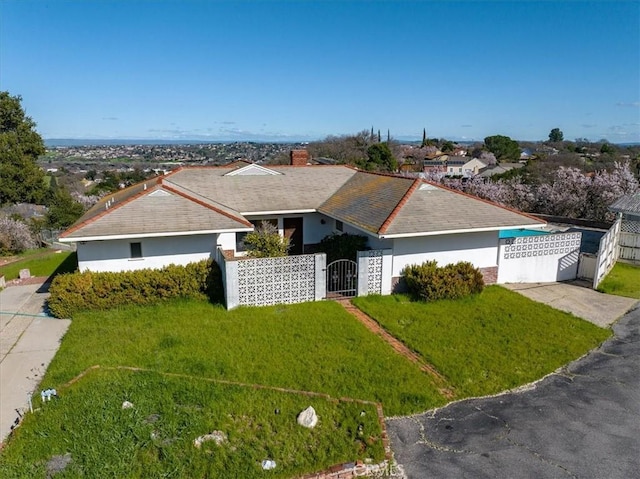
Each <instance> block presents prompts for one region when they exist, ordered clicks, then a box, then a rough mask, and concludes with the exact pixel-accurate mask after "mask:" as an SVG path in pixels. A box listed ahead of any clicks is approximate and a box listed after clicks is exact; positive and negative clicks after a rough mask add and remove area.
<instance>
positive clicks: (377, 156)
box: [365, 143, 398, 171]
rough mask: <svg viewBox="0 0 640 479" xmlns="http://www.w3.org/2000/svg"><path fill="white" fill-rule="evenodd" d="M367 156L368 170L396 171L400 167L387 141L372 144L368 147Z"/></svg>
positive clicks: (366, 166) (366, 167)
mask: <svg viewBox="0 0 640 479" xmlns="http://www.w3.org/2000/svg"><path fill="white" fill-rule="evenodd" d="M367 157H368V159H367V163H366V165H365V169H366V170H369V171H372V170H382V171H396V170H397V169H398V162H397V161H396V159H395V157H394V156H393V153H391V149H390V148H389V145H388V144H387V143H375V144H373V145H371V146H370V147H369V148H367Z"/></svg>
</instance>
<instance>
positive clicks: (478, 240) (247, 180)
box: [60, 155, 545, 292]
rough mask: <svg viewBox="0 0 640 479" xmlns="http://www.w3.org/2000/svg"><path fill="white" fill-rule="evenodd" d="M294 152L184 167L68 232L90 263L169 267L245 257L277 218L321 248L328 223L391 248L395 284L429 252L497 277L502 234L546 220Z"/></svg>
mask: <svg viewBox="0 0 640 479" xmlns="http://www.w3.org/2000/svg"><path fill="white" fill-rule="evenodd" d="M291 158H292V164H290V165H281V166H261V165H257V164H246V163H244V162H237V163H231V164H229V165H226V166H219V167H212V166H204V167H184V168H179V169H177V170H174V171H173V172H171V173H169V174H168V175H165V176H162V177H156V178H152V179H150V180H147V181H144V182H141V183H138V184H136V185H134V186H131V187H129V188H126V189H124V190H121V191H118V192H116V193H114V194H112V195H110V196H107V197H105V198H103V199H102V200H101V201H100V202H99V203H97V204H96V205H95V206H94V207H93V208H91V209H90V210H89V211H88V212H87V213H86V214H85V215H84V216H83V217H82V218H80V220H78V222H77V223H76V224H74V225H73V226H72V227H70V228H69V229H68V230H67V231H65V232H64V233H63V234H62V235H61V236H60V241H61V242H66V243H76V244H77V252H78V266H79V269H80V270H81V271H87V270H90V271H123V270H136V269H141V268H160V267H162V266H165V265H168V264H171V263H174V264H186V263H189V262H192V261H198V260H201V259H206V258H218V256H217V254H218V251H224V252H225V257H231V258H233V257H238V256H242V255H243V254H244V244H243V241H242V239H243V237H244V235H245V234H246V233H247V232H249V231H252V230H253V229H254V227H255V224H256V223H257V222H259V221H270V222H272V223H273V224H275V225H277V228H278V231H279V232H280V234H281V235H283V236H286V237H287V238H289V240H290V242H291V250H290V254H291V255H301V254H303V253H306V252H310V251H314V250H315V249H316V248H315V247H316V245H317V244H318V243H319V242H320V241H321V240H322V239H323V238H325V237H327V236H328V235H331V234H341V233H352V234H359V235H363V236H365V237H366V238H367V241H368V247H369V248H370V249H372V250H376V251H384V252H385V253H384V254H385V256H384V258H385V259H384V268H383V269H382V270H381V271H382V272H381V273H380V274H381V275H382V279H381V281H384V284H387V285H391V284H392V283H394V282H397V280H398V278H399V276H400V274H401V271H402V269H403V268H404V267H405V266H407V265H410V264H415V263H421V262H423V261H426V260H437V261H438V262H439V263H440V264H448V263H452V262H458V261H469V262H471V263H472V264H474V265H475V266H476V267H478V268H481V269H482V270H483V271H484V272H485V273H486V274H488V275H489V276H488V278H489V281H490V282H491V281H495V278H496V277H497V268H498V247H499V233H500V232H501V231H504V230H513V229H519V228H527V229H537V228H541V227H544V226H545V223H544V222H542V221H540V220H539V219H536V218H533V217H531V216H528V215H526V214H522V213H519V212H516V211H514V210H511V209H507V208H503V207H501V206H498V205H496V204H493V203H490V202H487V201H484V200H480V199H478V198H475V197H472V196H469V195H466V194H463V193H460V192H457V191H453V190H449V189H447V188H444V187H441V186H439V185H435V184H431V183H428V182H426V181H424V180H421V179H415V178H407V177H401V176H394V175H386V174H376V173H369V172H363V171H358V170H357V169H354V168H351V167H348V166H343V165H308V164H307V163H308V161H307V160H305V159H304V158H302V157H300V156H293V155H292V157H291ZM441 167H442V166H441ZM463 167H464V166H463ZM452 212H455V214H452ZM381 264H382V263H381ZM490 278H493V280H492V279H490ZM394 284H395V283H394ZM389 288H390V286H388V287H385V288H383V289H382V291H383V292H385V291H386V292H388V291H389Z"/></svg>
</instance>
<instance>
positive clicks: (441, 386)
mask: <svg viewBox="0 0 640 479" xmlns="http://www.w3.org/2000/svg"><path fill="white" fill-rule="evenodd" d="M337 302H338V303H339V304H340V305H341V306H342V307H343V308H344V309H345V310H347V312H348V313H350V314H351V315H352V316H354V317H355V318H356V319H357V320H358V321H360V322H361V323H362V324H363V325H364V326H365V327H366V328H367V329H368V330H369V331H371V332H372V333H373V334H375V335H376V336H379V337H380V338H382V339H383V340H384V341H386V342H387V343H388V344H389V345H390V346H391V347H392V348H393V349H394V350H395V351H396V352H397V353H398V354H400V355H402V356H404V357H405V358H407V359H408V360H409V361H411V362H412V363H415V364H417V365H418V366H419V367H420V370H421V371H422V372H424V373H427V374H428V375H429V376H431V377H432V378H433V380H434V382H435V383H436V386H437V387H438V391H439V392H440V394H442V395H443V396H444V397H445V398H447V399H453V397H454V396H455V393H454V389H453V386H452V385H451V384H449V382H448V381H447V378H445V377H444V376H443V375H442V374H441V373H440V371H438V370H437V369H436V368H435V367H434V366H432V365H431V364H429V363H427V362H425V361H424V359H422V357H420V356H419V355H417V354H416V353H415V352H413V351H412V350H411V349H409V348H408V347H407V346H406V345H405V344H404V343H402V342H400V341H399V340H398V339H396V338H395V337H394V336H392V335H391V334H389V333H388V332H387V331H386V330H385V329H384V328H383V327H382V326H380V324H378V322H377V321H375V320H374V319H373V318H371V317H370V316H369V315H368V314H366V313H365V312H363V311H361V310H360V309H358V308H357V307H355V306H354V305H353V303H352V302H351V301H350V300H347V299H341V300H338V301H337Z"/></svg>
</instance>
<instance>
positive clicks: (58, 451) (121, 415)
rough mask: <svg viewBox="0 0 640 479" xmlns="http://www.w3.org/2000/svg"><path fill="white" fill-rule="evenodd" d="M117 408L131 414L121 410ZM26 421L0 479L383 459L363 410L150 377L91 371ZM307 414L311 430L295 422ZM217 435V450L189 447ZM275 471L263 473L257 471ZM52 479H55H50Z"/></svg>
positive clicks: (174, 473)
mask: <svg viewBox="0 0 640 479" xmlns="http://www.w3.org/2000/svg"><path fill="white" fill-rule="evenodd" d="M124 401H129V402H131V403H132V404H133V407H132V408H130V409H123V408H122V404H123V402H124ZM34 403H35V407H37V408H38V409H39V410H37V411H36V412H35V413H34V414H31V415H28V416H27V418H26V419H25V421H24V423H23V424H22V425H21V426H20V428H19V429H18V430H17V431H16V432H15V437H14V438H12V441H11V442H10V443H9V445H8V447H7V448H6V449H5V450H4V451H3V452H2V458H1V461H0V477H6V478H25V479H26V478H29V479H31V478H36V477H40V478H45V477H53V475H51V474H50V473H51V470H50V468H51V466H49V470H48V467H47V462H48V461H50V460H51V459H52V458H54V457H55V456H64V455H65V454H70V457H71V462H70V463H69V464H68V466H67V467H66V469H65V471H64V473H60V477H67V478H69V477H77V478H80V477H114V478H115V477H117V478H131V477H149V478H151V477H153V478H156V477H171V478H204V477H211V478H214V477H242V478H246V479H250V478H259V477H270V478H289V477H294V476H300V475H302V474H304V473H308V472H312V471H316V470H323V469H327V468H328V467H330V466H332V465H334V464H339V463H343V462H348V461H355V460H356V459H360V460H366V459H370V460H372V461H375V462H380V461H382V460H383V459H384V447H383V444H382V438H381V428H380V423H379V422H378V416H377V414H376V408H375V406H373V405H368V404H357V403H353V402H343V401H330V400H327V399H324V398H318V397H309V396H305V395H300V394H292V393H285V392H280V391H270V390H262V389H254V388H251V387H240V386H233V385H221V384H216V383H212V382H210V381H205V380H202V379H193V378H181V377H171V376H169V377H167V376H163V375H160V374H157V373H151V372H132V371H124V370H117V371H109V370H104V369H98V370H93V371H91V372H89V373H88V374H87V375H86V376H85V377H83V378H82V379H81V380H80V381H78V382H77V383H75V384H74V385H72V386H70V387H68V388H64V387H63V388H61V389H59V390H58V398H57V399H53V400H52V401H50V402H45V403H42V402H41V401H40V399H39V398H37V399H34ZM308 406H313V407H314V409H315V410H316V412H317V414H318V417H319V421H318V425H317V426H316V427H315V428H313V429H308V428H304V427H301V426H299V425H298V424H297V422H296V416H297V415H298V413H299V412H300V411H302V410H303V409H305V408H307V407H308ZM213 431H221V432H223V433H224V435H225V436H226V438H227V440H226V441H225V442H223V443H221V444H220V445H217V444H215V443H214V442H205V443H203V444H202V446H201V447H200V448H197V447H195V445H194V440H195V439H196V438H198V437H200V436H202V435H205V434H210V433H212V432H213ZM265 459H272V460H275V461H276V468H275V469H274V470H272V471H263V470H262V461H263V460H265ZM56 477H57V476H56Z"/></svg>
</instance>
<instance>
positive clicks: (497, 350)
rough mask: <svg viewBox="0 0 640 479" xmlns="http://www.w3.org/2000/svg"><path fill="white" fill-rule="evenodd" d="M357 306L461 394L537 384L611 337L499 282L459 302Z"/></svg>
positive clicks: (385, 299) (367, 300) (384, 300)
mask: <svg viewBox="0 0 640 479" xmlns="http://www.w3.org/2000/svg"><path fill="white" fill-rule="evenodd" d="M354 303H355V304H356V305H357V306H358V307H359V308H360V309H362V310H363V311H365V312H366V313H367V314H369V315H370V316H372V317H373V318H374V319H375V320H377V321H378V322H379V323H380V324H381V325H382V326H383V327H384V328H386V329H387V330H388V331H389V332H390V333H391V334H393V335H394V336H395V337H397V338H398V339H400V340H402V341H403V342H404V343H405V344H406V345H407V346H408V347H410V348H411V349H413V350H414V351H416V352H418V353H419V354H420V355H422V357H423V358H424V359H425V360H426V361H427V362H429V363H431V364H433V365H434V366H435V367H436V368H437V369H438V370H439V371H440V372H441V373H443V374H444V375H445V376H446V377H447V379H448V380H449V381H450V382H451V384H452V385H453V386H454V387H455V388H456V395H457V396H458V397H461V396H462V397H466V396H482V395H487V394H494V393H497V392H499V391H503V390H505V389H509V388H513V387H516V386H519V385H521V384H526V383H528V382H531V381H534V380H536V379H538V378H541V377H543V376H544V375H546V374H549V373H551V372H552V371H554V370H555V369H557V368H558V367H560V366H562V365H563V364H566V363H568V362H569V361H571V360H574V359H576V358H578V357H580V356H581V355H583V354H584V353H586V352H587V351H589V350H590V349H591V348H593V347H595V346H597V345H598V344H599V343H601V342H602V341H603V340H605V339H606V338H607V337H609V335H610V334H611V332H610V331H609V330H606V329H601V328H598V327H597V326H594V325H593V324H591V323H588V322H587V321H583V320H582V319H579V318H576V317H575V316H573V315H570V314H568V313H564V312H562V311H558V310H555V309H553V308H551V307H549V306H546V305H544V304H541V303H536V302H534V301H531V300H530V299H527V298H525V297H524V296H521V295H519V294H518V293H515V292H512V291H509V290H507V289H504V288H501V287H500V286H490V287H487V288H486V289H485V290H484V291H483V292H482V293H481V294H479V295H476V296H472V297H468V298H465V299H461V300H456V301H446V300H444V301H436V302H431V303H424V302H412V301H410V300H409V299H408V298H407V297H405V296H401V295H396V296H369V297H360V298H356V299H355V300H354Z"/></svg>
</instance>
